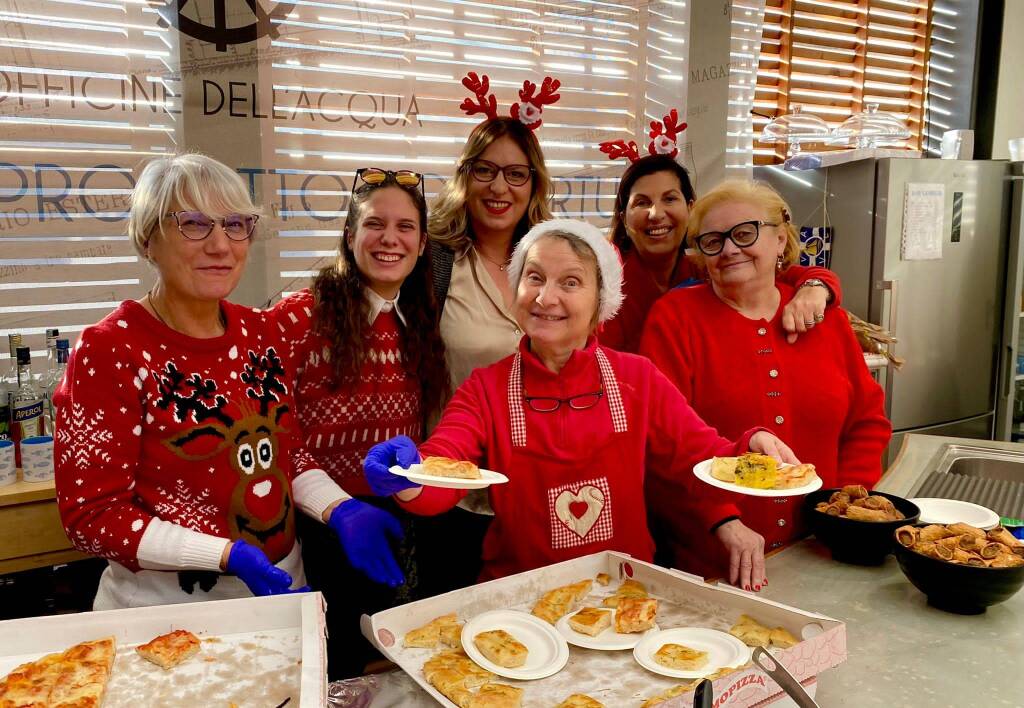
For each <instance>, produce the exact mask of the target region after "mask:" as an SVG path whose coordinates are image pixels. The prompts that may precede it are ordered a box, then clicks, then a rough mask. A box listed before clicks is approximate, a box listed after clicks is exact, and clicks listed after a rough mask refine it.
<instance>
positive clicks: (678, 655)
mask: <svg viewBox="0 0 1024 708" xmlns="http://www.w3.org/2000/svg"><path fill="white" fill-rule="evenodd" d="M654 660H655V661H656V662H658V663H659V664H661V665H662V666H665V667H667V668H670V669H679V670H681V671H696V670H697V669H701V668H704V667H705V666H706V665H707V663H708V653H707V652H706V651H698V650H697V649H691V648H690V647H686V646H683V645H682V644H663V645H662V647H661V648H660V649H658V651H656V652H654Z"/></svg>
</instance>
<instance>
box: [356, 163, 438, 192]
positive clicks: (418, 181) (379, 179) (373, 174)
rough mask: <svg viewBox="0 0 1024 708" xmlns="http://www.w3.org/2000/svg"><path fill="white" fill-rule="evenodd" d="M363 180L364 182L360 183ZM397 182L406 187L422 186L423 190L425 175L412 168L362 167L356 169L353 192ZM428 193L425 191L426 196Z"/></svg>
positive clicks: (396, 183) (421, 189)
mask: <svg viewBox="0 0 1024 708" xmlns="http://www.w3.org/2000/svg"><path fill="white" fill-rule="evenodd" d="M360 182H362V184H359V183H360ZM387 184H395V185H398V186H399V187H404V188H405V189H415V188H416V187H419V188H420V191H421V192H423V175H421V174H420V173H419V172H413V171H412V170H385V169H381V168H380V167H360V168H359V169H358V170H356V187H355V189H353V190H352V191H353V192H359V191H362V190H365V189H373V188H375V187H383V186H385V185H387ZM425 196H426V194H425V193H424V197H425Z"/></svg>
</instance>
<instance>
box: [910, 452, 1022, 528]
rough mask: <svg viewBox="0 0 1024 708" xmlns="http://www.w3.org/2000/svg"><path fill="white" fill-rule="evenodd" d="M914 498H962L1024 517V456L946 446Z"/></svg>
mask: <svg viewBox="0 0 1024 708" xmlns="http://www.w3.org/2000/svg"><path fill="white" fill-rule="evenodd" d="M925 469H926V470H930V471H929V472H927V473H926V474H925V475H924V476H923V478H922V480H921V483H920V484H919V486H918V488H917V489H916V490H914V492H913V493H912V494H911V496H915V497H939V498H942V499H959V500H961V501H968V502H973V503H975V504H981V505H982V506H984V507H987V508H989V509H992V510H993V511H995V512H996V513H998V514H999V515H1000V516H1009V517H1015V518H1022V517H1024V453H1020V452H1015V451H1011V450H999V449H993V448H990V447H981V446H972V445H945V446H943V447H942V448H941V449H940V450H939V452H938V453H936V455H935V457H933V458H932V460H931V462H930V463H929V465H928V466H927V467H926V468H925Z"/></svg>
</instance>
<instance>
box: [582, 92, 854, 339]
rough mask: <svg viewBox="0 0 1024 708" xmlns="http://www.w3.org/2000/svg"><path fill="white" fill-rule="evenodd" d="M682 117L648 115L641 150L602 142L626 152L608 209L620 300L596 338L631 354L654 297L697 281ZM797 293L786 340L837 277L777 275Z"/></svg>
mask: <svg viewBox="0 0 1024 708" xmlns="http://www.w3.org/2000/svg"><path fill="white" fill-rule="evenodd" d="M684 130H686V123H685V122H684V123H680V122H679V114H678V112H677V111H676V110H675V109H672V111H671V112H670V113H669V114H668V115H666V116H665V117H664V119H663V120H661V121H660V122H659V121H651V131H650V133H649V136H650V142H649V143H648V145H647V153H648V154H647V155H644V156H643V157H641V156H640V150H639V148H638V147H637V144H636V143H635V142H633V141H629V142H628V143H627V142H626V141H624V140H614V141H608V142H603V143H601V152H603V153H605V154H607V155H608V157H609V158H610V159H613V160H614V159H617V158H625V159H626V160H628V161H629V163H630V165H629V167H627V168H626V171H625V172H624V173H623V175H622V179H621V180H620V181H619V188H618V191H617V193H616V196H615V211H614V213H613V215H612V242H613V243H614V244H615V245H616V246H617V247H618V249H619V252H620V253H621V254H622V257H623V267H624V269H625V272H624V284H623V290H624V292H625V294H626V299H625V302H624V303H623V306H622V310H621V311H620V312H619V314H618V316H616V317H615V319H613V320H612V321H610V322H608V323H607V324H606V325H605V327H604V329H603V330H602V331H601V334H600V337H601V343H602V344H604V345H605V346H608V347H611V348H613V349H618V350H620V351H626V352H635V351H637V348H638V347H639V345H640V334H641V332H642V331H643V326H644V321H645V320H646V318H647V313H648V312H649V311H650V309H651V306H652V305H653V304H654V301H655V300H657V299H658V298H659V297H661V296H662V295H664V294H665V293H666V292H667V291H669V290H671V289H672V288H675V287H678V286H679V285H681V284H684V283H687V282H688V281H691V282H693V283H696V282H699V281H700V280H703V277H702V276H703V274H702V272H701V268H700V267H699V266H698V265H696V264H695V263H694V262H693V260H691V259H690V258H688V257H687V256H686V255H685V248H686V245H685V239H684V237H685V236H686V225H687V222H688V220H689V214H690V208H692V206H693V201H694V199H695V196H696V195H695V194H694V190H693V186H692V184H691V183H690V176H689V174H687V172H686V168H684V167H683V166H682V165H680V164H679V163H678V162H676V159H675V158H676V156H677V155H678V154H679V142H678V141H679V136H680V134H681V133H682V132H683V131H684ZM781 279H782V282H784V283H787V284H789V285H793V286H794V287H796V288H797V294H796V296H795V297H794V298H793V300H792V301H790V302H789V303H788V304H787V305H786V310H785V312H783V314H782V322H783V327H784V328H785V329H786V331H787V332H789V333H790V342H792V341H795V339H796V337H797V336H798V335H800V334H803V333H804V332H806V331H807V330H808V326H807V325H805V324H804V323H805V322H806V321H809V320H812V319H813V316H814V315H816V314H821V313H824V312H825V308H826V304H827V303H828V300H829V298H830V297H832V296H833V295H834V300H833V304H836V303H838V301H839V296H840V291H839V279H838V278H837V277H836V276H835V275H834V274H833V273H832V271H830V270H828V269H826V268H808V267H803V266H799V265H794V266H792V267H791V268H789V269H787V270H786V271H785V272H784V273H783V274H782V275H781Z"/></svg>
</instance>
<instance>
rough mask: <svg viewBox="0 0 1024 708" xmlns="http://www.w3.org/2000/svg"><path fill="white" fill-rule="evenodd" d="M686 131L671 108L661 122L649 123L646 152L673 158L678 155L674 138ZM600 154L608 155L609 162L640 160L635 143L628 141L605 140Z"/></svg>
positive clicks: (677, 114)
mask: <svg viewBox="0 0 1024 708" xmlns="http://www.w3.org/2000/svg"><path fill="white" fill-rule="evenodd" d="M684 130H686V123H680V122H679V113H678V111H676V109H675V108H673V109H672V110H671V111H670V112H669V114H668V115H667V116H665V117H664V118H663V119H662V120H661V122H658V121H656V120H652V121H651V131H650V132H649V133H648V135H649V136H650V137H651V142H650V143H648V144H647V152H648V153H650V154H651V155H668V156H669V157H675V156H676V155H678V154H679V144H678V142H677V141H676V136H677V135H679V134H680V133H682V132H683V131H684ZM600 147H601V152H603V153H605V154H606V155H608V159H609V160H617V159H618V158H620V157H624V158H626V159H627V160H629V161H630V162H636V161H637V160H639V159H640V151H639V150H638V149H637V146H636V143H635V142H634V141H632V140H630V141H629V142H628V143H627V142H626V141H625V140H606V141H605V142H603V143H601V145H600Z"/></svg>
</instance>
